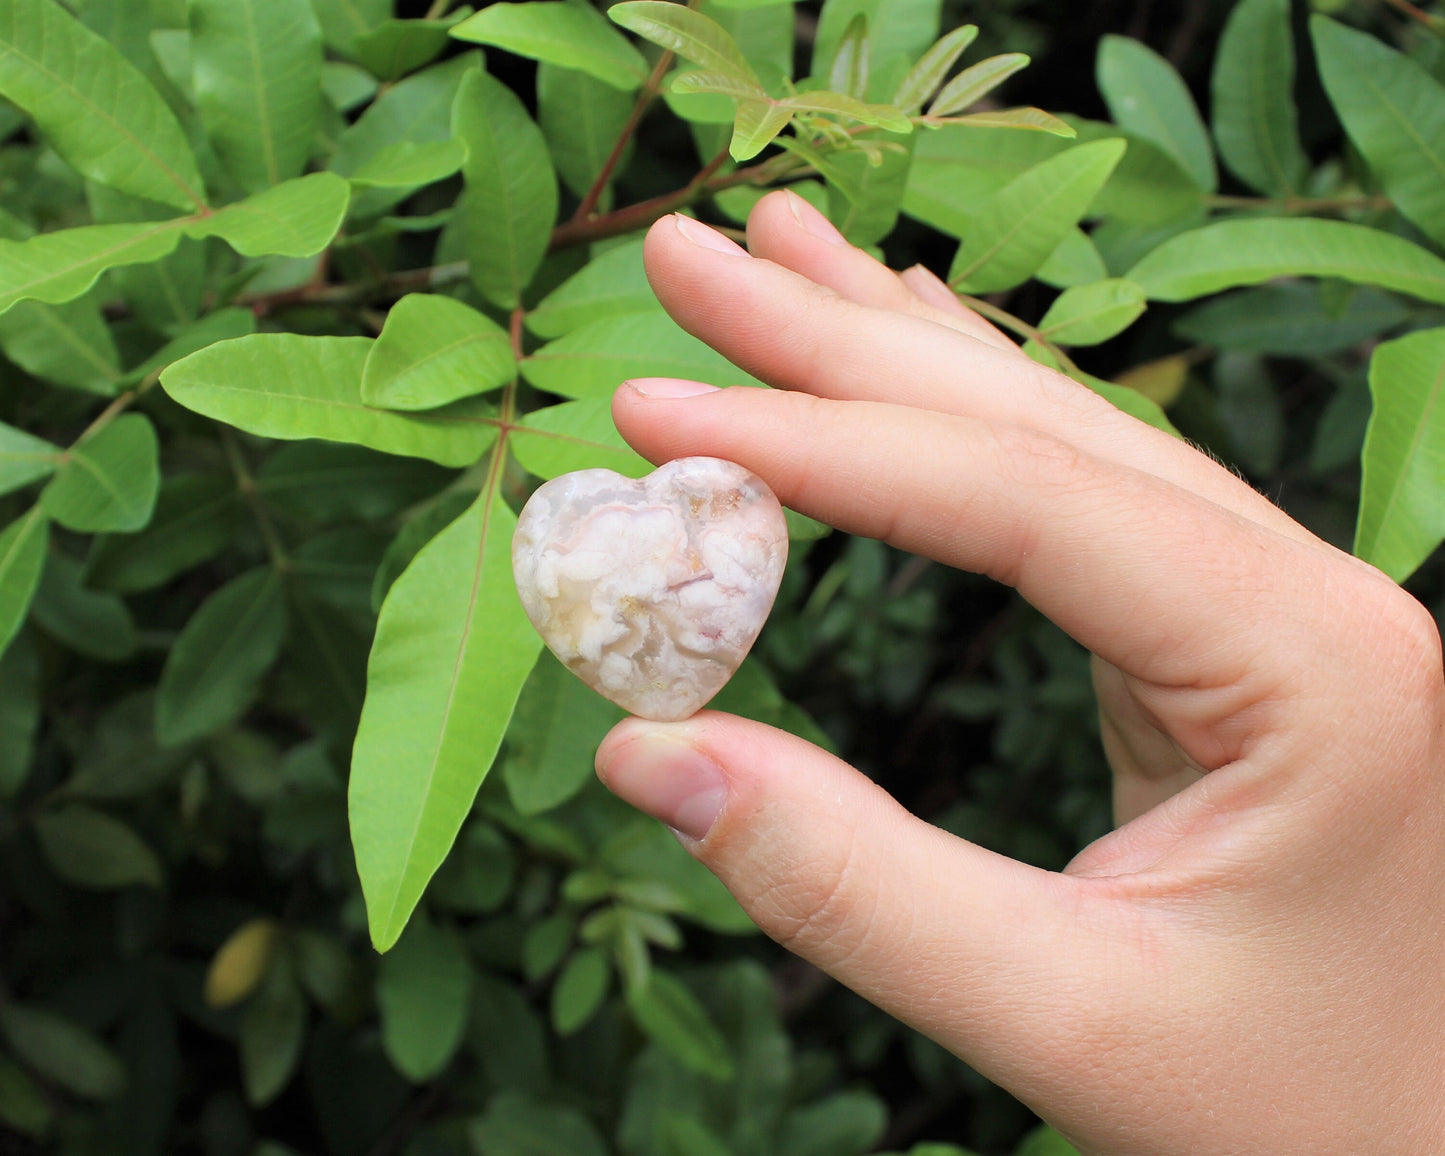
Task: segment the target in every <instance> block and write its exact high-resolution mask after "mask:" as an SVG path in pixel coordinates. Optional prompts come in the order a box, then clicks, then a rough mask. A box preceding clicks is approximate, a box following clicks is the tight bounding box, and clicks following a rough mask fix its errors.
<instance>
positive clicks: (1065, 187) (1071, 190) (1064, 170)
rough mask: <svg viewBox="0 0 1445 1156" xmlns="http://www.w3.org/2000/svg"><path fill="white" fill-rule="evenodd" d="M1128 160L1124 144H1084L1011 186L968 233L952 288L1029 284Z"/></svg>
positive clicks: (996, 196) (984, 208)
mask: <svg viewBox="0 0 1445 1156" xmlns="http://www.w3.org/2000/svg"><path fill="white" fill-rule="evenodd" d="M1123 155H1124V143H1123V142H1122V141H1099V142H1097V143H1094V144H1084V145H1078V146H1077V147H1075V148H1072V149H1070V150H1069V151H1068V152H1066V153H1063V154H1062V155H1060V156H1057V157H1055V158H1053V159H1052V160H1047V161H1044V162H1043V163H1041V164H1039V165H1037V166H1036V167H1034V168H1032V169H1030V170H1029V171H1028V172H1026V173H1024V174H1023V175H1022V176H1021V177H1018V178H1017V179H1016V180H1014V181H1012V182H1011V183H1009V184H1008V185H1005V186H1004V187H1003V188H1002V189H1000V190H999V191H998V192H997V193H995V194H994V196H993V197H992V198H991V199H990V200H989V201H988V202H987V203H986V204H985V205H983V206H982V207H981V208H980V209H979V212H978V215H977V216H976V217H974V218H973V219H972V220H971V221H970V222H969V224H968V226H967V228H966V229H965V230H964V232H963V235H962V236H961V238H960V239H959V243H958V252H957V253H956V254H955V256H954V258H953V264H952V266H951V267H950V269H949V273H948V282H949V284H950V285H953V286H955V287H957V288H960V289H963V290H965V291H967V292H969V293H992V292H997V291H999V290H1002V289H1011V288H1013V287H1014V286H1016V285H1019V284H1021V283H1022V282H1024V281H1026V280H1027V279H1028V278H1029V277H1030V276H1032V275H1033V274H1034V273H1035V272H1037V271H1038V269H1039V267H1040V266H1042V265H1043V263H1044V262H1045V261H1047V260H1048V258H1049V254H1050V253H1052V252H1053V251H1054V250H1055V249H1057V248H1058V247H1059V243H1060V242H1061V241H1062V240H1063V239H1064V237H1065V236H1066V235H1067V234H1068V232H1069V230H1070V229H1072V228H1073V227H1074V226H1075V225H1077V224H1078V222H1079V220H1080V219H1081V218H1082V217H1083V216H1084V214H1085V213H1087V212H1088V211H1089V206H1090V205H1091V204H1093V202H1094V198H1095V197H1097V196H1098V194H1099V190H1100V189H1101V188H1103V186H1104V182H1105V181H1107V180H1108V179H1109V174H1110V173H1111V172H1113V171H1114V166H1115V165H1117V164H1118V163H1119V158H1120V157H1122V156H1123Z"/></svg>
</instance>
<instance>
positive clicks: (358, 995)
mask: <svg viewBox="0 0 1445 1156" xmlns="http://www.w3.org/2000/svg"><path fill="white" fill-rule="evenodd" d="M291 952H292V956H293V958H294V959H295V963H296V974H297V976H298V977H299V978H300V980H301V985H302V987H304V988H305V989H306V992H307V994H308V995H310V996H311V998H312V999H314V1000H315V1001H316V1002H317V1003H318V1004H320V1005H321V1006H322V1007H323V1008H325V1009H326V1011H327V1012H328V1014H330V1015H331V1016H332V1017H334V1018H336V1019H339V1020H341V1021H343V1022H351V1021H354V1020H355V1019H356V1018H357V1017H358V1016H359V1015H360V1013H361V1010H362V1008H363V1007H364V1006H365V1003H366V1001H365V999H364V998H363V997H364V992H363V990H362V982H361V975H360V972H359V971H358V969H357V966H356V964H355V963H354V962H353V960H352V958H351V953H350V950H349V949H348V948H347V946H346V945H344V944H343V943H342V942H340V941H339V940H337V939H335V938H332V937H331V936H329V935H324V934H322V933H321V932H318V931H308V930H305V929H302V930H299V931H297V932H295V933H294V934H293V935H292V937H291Z"/></svg>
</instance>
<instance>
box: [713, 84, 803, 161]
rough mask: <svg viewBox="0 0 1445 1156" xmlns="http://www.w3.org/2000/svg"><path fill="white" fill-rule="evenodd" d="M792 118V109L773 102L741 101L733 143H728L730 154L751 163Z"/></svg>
mask: <svg viewBox="0 0 1445 1156" xmlns="http://www.w3.org/2000/svg"><path fill="white" fill-rule="evenodd" d="M792 118H793V113H792V110H790V109H787V108H783V107H781V106H780V105H778V104H776V103H774V102H773V101H770V100H762V99H758V100H742V101H739V102H738V110H737V116H736V119H735V120H734V121H733V135H732V140H731V141H730V142H729V144H728V153H729V155H730V156H731V157H732V158H733V160H735V161H746V160H751V159H752V158H753V157H755V156H757V155H758V153H760V152H762V151H763V149H765V148H767V147H768V145H769V144H771V143H772V140H773V138H774V137H776V136H777V135H778V133H780V132H782V131H783V129H785V128H786V127H787V126H788V121H790V120H792Z"/></svg>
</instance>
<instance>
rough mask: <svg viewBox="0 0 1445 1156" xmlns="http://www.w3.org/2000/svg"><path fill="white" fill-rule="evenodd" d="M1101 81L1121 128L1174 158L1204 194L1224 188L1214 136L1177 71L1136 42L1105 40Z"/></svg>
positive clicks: (1099, 73)
mask: <svg viewBox="0 0 1445 1156" xmlns="http://www.w3.org/2000/svg"><path fill="white" fill-rule="evenodd" d="M1097 79H1098V83H1099V90H1100V92H1102V93H1103V96H1104V100H1105V102H1106V103H1107V104H1108V106H1109V114H1110V116H1112V117H1113V119H1114V122H1115V123H1116V124H1118V125H1119V126H1120V127H1121V128H1124V129H1127V130H1128V131H1129V132H1132V133H1134V134H1135V135H1136V136H1141V137H1143V138H1144V139H1145V140H1148V141H1153V142H1154V143H1155V144H1156V145H1158V146H1159V147H1160V148H1162V149H1163V150H1164V151H1165V152H1167V153H1169V154H1170V155H1171V156H1172V157H1174V158H1175V159H1176V160H1178V161H1179V163H1180V164H1181V165H1183V166H1184V171H1185V172H1187V173H1188V174H1189V175H1190V176H1191V177H1193V178H1194V183H1195V184H1197V185H1198V186H1199V187H1200V188H1201V189H1203V190H1204V191H1205V192H1210V193H1212V192H1213V191H1214V190H1215V189H1217V188H1218V187H1219V174H1218V172H1217V171H1216V170H1215V167H1214V146H1213V144H1212V142H1211V141H1210V139H1209V131H1208V130H1207V129H1206V128H1205V127H1204V121H1203V120H1202V119H1200V116H1199V109H1197V108H1196V107H1195V105H1194V98H1193V97H1192V96H1190V95H1189V89H1188V88H1187V87H1186V86H1185V84H1184V81H1183V79H1182V78H1181V77H1180V75H1179V73H1178V72H1176V71H1175V70H1174V66H1173V65H1171V64H1170V63H1169V62H1168V61H1167V60H1165V59H1164V58H1163V57H1162V56H1160V55H1159V54H1158V53H1157V52H1155V51H1154V50H1153V49H1152V48H1150V47H1149V46H1148V45H1146V44H1141V43H1140V42H1139V41H1137V40H1131V39H1130V38H1129V37H1127V36H1105V37H1104V38H1103V39H1102V40H1100V41H1099V58H1098V71H1097Z"/></svg>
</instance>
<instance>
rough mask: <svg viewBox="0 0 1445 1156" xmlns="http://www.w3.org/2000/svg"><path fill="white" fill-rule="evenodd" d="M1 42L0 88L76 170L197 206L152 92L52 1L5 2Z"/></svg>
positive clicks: (171, 130)
mask: <svg viewBox="0 0 1445 1156" xmlns="http://www.w3.org/2000/svg"><path fill="white" fill-rule="evenodd" d="M0 49H3V51H0V95H3V96H5V97H8V98H9V99H10V100H12V101H14V102H15V103H16V104H17V105H19V106H20V107H21V108H23V109H24V110H25V111H26V112H28V113H29V114H30V115H31V116H32V117H34V118H35V123H36V124H37V125H38V126H39V128H40V131H41V133H43V134H44V136H45V138H46V139H47V140H48V141H49V142H50V143H51V144H52V145H54V146H55V151H56V152H58V153H59V154H60V155H61V156H62V157H64V158H65V159H66V160H67V161H69V162H70V164H72V165H73V166H75V168H76V169H77V170H78V171H79V172H81V173H82V174H83V175H84V176H87V177H89V178H90V179H91V180H93V181H97V182H99V183H100V184H102V185H108V186H110V187H111V188H115V189H119V190H121V191H122V192H125V193H130V194H131V195H132V196H137V197H145V198H147V199H148V200H152V201H160V202H161V203H162V204H166V205H175V206H177V207H178V208H182V209H197V208H203V207H204V206H205V203H206V197H205V190H204V188H203V187H202V185H201V176H200V173H199V172H198V171H197V169H196V158H195V156H194V154H193V153H192V152H191V146H190V145H189V144H188V143H187V141H186V136H185V133H184V131H183V130H182V129H181V126H180V124H179V122H178V121H177V120H176V118H175V116H174V114H172V112H171V110H170V109H169V108H168V107H167V106H166V103H165V101H164V100H162V99H161V96H160V94H159V93H158V92H156V90H155V89H154V88H153V87H151V83H150V81H148V80H147V79H146V78H145V77H144V76H143V75H142V74H141V73H140V72H139V71H137V70H136V68H135V67H134V66H133V65H132V64H130V63H129V62H128V61H127V60H126V59H125V57H123V56H122V55H121V54H120V53H119V52H118V51H117V50H116V49H115V48H114V47H113V46H112V45H110V44H109V43H107V42H106V41H105V40H103V39H101V37H99V36H97V35H96V34H95V33H94V32H92V31H90V29H88V28H86V27H85V26H84V25H83V24H81V23H80V22H79V21H78V20H76V19H75V18H74V17H73V16H71V15H70V14H69V13H68V12H67V11H66V10H65V9H64V8H62V7H61V6H60V5H59V4H56V3H54V2H53V0H7V2H6V4H5V5H4V6H3V7H0Z"/></svg>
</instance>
